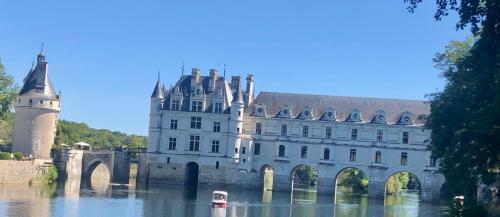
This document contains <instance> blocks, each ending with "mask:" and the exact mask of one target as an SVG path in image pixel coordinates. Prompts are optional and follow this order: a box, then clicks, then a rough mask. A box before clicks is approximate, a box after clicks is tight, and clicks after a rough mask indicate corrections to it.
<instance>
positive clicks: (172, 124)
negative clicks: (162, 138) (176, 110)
mask: <svg viewBox="0 0 500 217" xmlns="http://www.w3.org/2000/svg"><path fill="white" fill-rule="evenodd" d="M178 122H179V120H175V119H171V120H170V129H171V130H177V123H178Z"/></svg>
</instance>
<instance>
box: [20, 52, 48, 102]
mask: <svg viewBox="0 0 500 217" xmlns="http://www.w3.org/2000/svg"><path fill="white" fill-rule="evenodd" d="M48 74H49V72H48V63H47V62H46V61H45V56H44V55H43V53H42V52H40V54H38V58H37V63H36V66H35V67H34V69H32V70H30V72H29V73H28V76H26V78H25V79H24V85H23V88H22V89H21V91H20V92H19V95H20V96H30V97H36V98H45V99H54V100H56V99H57V94H56V92H55V90H54V86H52V82H50V79H49V75H48Z"/></svg>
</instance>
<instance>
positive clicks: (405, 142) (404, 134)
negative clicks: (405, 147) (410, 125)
mask: <svg viewBox="0 0 500 217" xmlns="http://www.w3.org/2000/svg"><path fill="white" fill-rule="evenodd" d="M409 139H410V133H408V132H403V144H408V141H409Z"/></svg>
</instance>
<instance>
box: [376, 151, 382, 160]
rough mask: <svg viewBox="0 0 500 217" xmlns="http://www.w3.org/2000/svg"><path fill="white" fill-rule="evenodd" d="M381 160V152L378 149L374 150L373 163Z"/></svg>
mask: <svg viewBox="0 0 500 217" xmlns="http://www.w3.org/2000/svg"><path fill="white" fill-rule="evenodd" d="M381 162H382V153H381V152H380V151H377V152H375V163H381Z"/></svg>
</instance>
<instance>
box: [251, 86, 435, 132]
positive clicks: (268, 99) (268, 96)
mask: <svg viewBox="0 0 500 217" xmlns="http://www.w3.org/2000/svg"><path fill="white" fill-rule="evenodd" d="M258 103H262V104H264V105H266V110H267V114H268V115H270V116H273V117H274V116H275V115H277V114H278V113H279V112H280V111H281V109H282V108H284V107H285V106H288V107H289V108H290V111H291V114H290V115H291V117H292V118H296V117H298V116H299V115H300V112H302V111H303V108H305V107H306V106H309V107H310V108H311V109H312V112H313V113H314V115H313V117H315V118H318V117H321V115H322V114H323V113H324V112H325V111H326V110H327V109H328V108H329V107H331V108H335V113H336V120H337V121H341V122H342V121H345V120H346V119H347V117H348V116H349V115H350V114H351V112H352V111H353V109H358V110H359V112H360V115H361V118H362V120H361V121H362V122H370V121H371V120H372V119H373V116H374V115H375V114H377V111H379V110H383V111H385V117H386V120H387V121H388V122H389V123H397V122H398V120H399V118H400V117H401V115H402V114H403V113H404V112H405V111H408V112H411V113H412V114H414V115H413V117H412V119H413V123H414V124H418V125H421V124H423V123H424V122H423V120H420V119H419V118H418V117H419V116H421V115H428V114H429V112H430V106H429V104H428V103H426V102H425V101H419V100H404V99H381V98H368V97H348V96H325V95H310V94H293V93H273V92H260V94H259V95H258V96H257V98H255V100H254V103H253V104H252V105H251V106H249V107H248V109H247V110H246V111H245V113H246V114H252V113H253V112H254V110H255V104H258Z"/></svg>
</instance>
